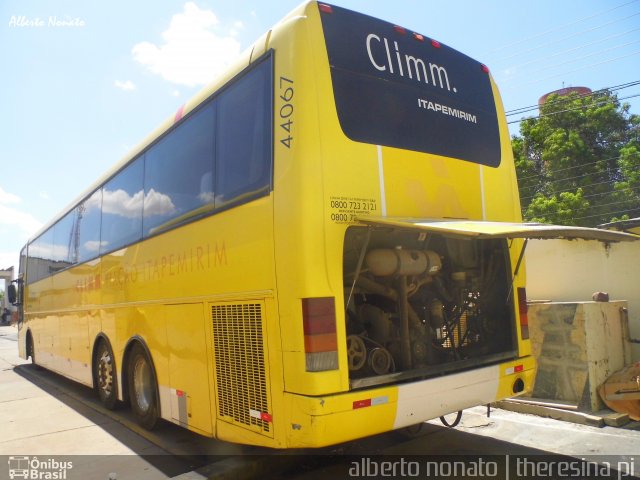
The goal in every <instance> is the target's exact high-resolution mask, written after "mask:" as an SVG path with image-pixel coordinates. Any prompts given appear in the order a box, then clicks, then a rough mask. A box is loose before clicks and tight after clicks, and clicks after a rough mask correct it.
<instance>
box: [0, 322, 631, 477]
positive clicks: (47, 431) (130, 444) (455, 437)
mask: <svg viewBox="0 0 640 480" xmlns="http://www.w3.org/2000/svg"><path fill="white" fill-rule="evenodd" d="M16 336H17V330H16V329H15V328H14V327H2V326H0V479H4V478H8V473H9V470H8V468H9V466H10V464H8V461H9V456H13V457H16V456H29V457H30V458H31V459H33V458H34V457H36V456H37V457H38V459H39V460H40V461H44V460H47V459H49V458H52V457H53V458H55V459H57V460H58V461H61V459H65V458H66V459H69V460H70V461H73V470H72V471H70V472H69V475H67V478H68V479H69V480H73V479H76V478H83V479H91V478H96V479H107V478H109V474H111V473H115V477H116V478H118V479H124V478H132V479H156V478H171V477H175V476H181V478H183V479H201V478H203V476H204V477H207V476H209V477H211V478H214V477H215V478H240V477H244V478H250V477H252V478H258V477H260V478H261V479H262V480H265V479H267V478H280V477H281V476H283V475H284V476H286V477H287V478H296V479H300V480H302V479H324V478H331V479H337V478H342V477H344V473H345V471H346V470H345V461H347V460H344V459H345V458H350V457H343V456H344V455H353V456H362V455H367V456H369V455H373V454H384V455H397V456H402V457H405V456H406V457H410V456H412V455H425V454H430V455H448V454H471V455H480V454H485V455H487V454H489V455H491V454H494V455H504V454H510V455H519V454H520V455H531V454H543V453H557V454H563V455H573V456H576V457H581V456H584V455H596V456H598V457H597V458H600V459H604V460H613V461H623V462H624V461H629V460H630V459H632V458H634V457H633V456H634V455H635V456H637V457H639V460H640V430H633V429H619V428H613V427H605V428H596V427H588V426H582V425H574V424H570V423H565V422H560V421H556V420H551V419H544V418H539V417H535V416H532V415H523V414H518V413H513V412H508V411H503V410H492V413H491V418H487V417H486V408H485V407H477V408H473V409H469V410H466V411H465V413H464V416H463V420H462V422H461V424H460V426H458V427H457V428H455V429H447V428H444V427H442V426H441V424H440V422H439V421H434V422H429V423H428V424H426V425H425V429H424V432H423V433H422V435H421V436H419V437H417V438H414V439H410V440H407V439H405V440H399V439H398V436H397V434H393V433H390V434H385V435H379V436H377V437H372V438H369V439H365V440H362V441H358V442H351V443H349V444H345V445H339V446H337V447H335V448H332V449H326V450H323V451H322V452H320V453H321V454H322V455H323V456H321V457H318V456H312V455H309V454H310V452H300V451H295V452H287V453H288V455H284V456H283V455H281V454H280V453H281V452H274V451H271V450H264V449H257V448H252V447H243V446H238V445H233V444H229V443H225V442H218V441H215V440H212V439H207V438H204V437H201V436H199V435H196V434H193V433H191V432H189V431H187V430H185V429H182V428H179V427H177V426H175V425H172V424H169V423H164V424H162V425H161V427H160V428H159V429H158V431H154V432H146V431H144V430H142V429H140V428H139V427H138V426H137V425H136V424H135V421H134V420H133V418H132V416H131V415H130V413H129V412H128V411H127V410H118V411H116V412H110V411H107V410H105V409H104V408H103V407H102V406H101V405H100V404H99V402H98V401H97V399H96V398H95V395H94V393H93V392H92V391H91V389H89V388H87V387H84V386H81V385H79V384H76V383H75V382H72V381H69V380H66V379H64V378H62V377H60V376H58V375H56V374H53V373H51V372H48V371H46V370H43V369H40V368H38V367H35V366H33V365H31V364H30V363H27V362H25V361H23V360H21V359H19V358H18V357H17V345H16ZM638 425H639V424H638V423H636V424H634V425H631V427H632V428H639V427H638ZM274 453H276V455H275V456H274V455H273V454H274ZM267 455H268V457H267ZM54 456H55V457H54ZM58 456H63V457H58ZM67 456H70V457H67ZM590 458H591V457H590ZM593 458H596V457H593ZM15 462H16V460H15V459H14V466H15ZM636 464H638V466H637V470H636V471H637V472H638V473H640V464H639V463H638V460H636ZM277 466H278V467H283V468H284V467H287V466H288V470H287V471H286V474H281V473H274V472H276V471H277V470H276V467H277ZM194 469H198V470H197V471H198V472H200V474H196V473H194V472H192V470H194ZM112 476H114V475H112Z"/></svg>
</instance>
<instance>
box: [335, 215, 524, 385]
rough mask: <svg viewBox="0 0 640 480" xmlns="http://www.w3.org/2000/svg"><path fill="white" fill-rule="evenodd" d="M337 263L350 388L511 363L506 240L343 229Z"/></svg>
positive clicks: (512, 340) (511, 320)
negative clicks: (341, 261)
mask: <svg viewBox="0 0 640 480" xmlns="http://www.w3.org/2000/svg"><path fill="white" fill-rule="evenodd" d="M343 259H344V270H343V271H344V288H345V309H346V319H347V353H348V361H349V378H350V383H351V386H352V388H359V387H364V386H370V385H378V384H384V383H390V382H397V381H402V380H408V379H415V378H417V377H423V378H427V377H431V376H435V375H441V374H444V373H448V372H453V371H460V370H464V369H468V368H473V367H477V366H479V365H482V364H490V363H494V362H498V361H501V360H504V359H507V358H513V357H515V356H516V348H517V346H516V345H517V344H516V339H515V327H514V325H515V317H514V307H513V292H512V291H511V273H510V262H509V251H508V245H507V240H504V239H482V240H479V239H466V238H449V237H444V236H441V235H438V234H432V233H427V232H422V231H418V230H412V229H401V228H393V227H389V228H387V227H381V228H372V227H350V228H349V229H348V230H347V232H346V236H345V243H344V257H343Z"/></svg>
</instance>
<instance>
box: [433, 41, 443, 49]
mask: <svg viewBox="0 0 640 480" xmlns="http://www.w3.org/2000/svg"><path fill="white" fill-rule="evenodd" d="M431 45H433V46H434V47H435V48H440V46H441V45H440V42H439V41H437V40H431Z"/></svg>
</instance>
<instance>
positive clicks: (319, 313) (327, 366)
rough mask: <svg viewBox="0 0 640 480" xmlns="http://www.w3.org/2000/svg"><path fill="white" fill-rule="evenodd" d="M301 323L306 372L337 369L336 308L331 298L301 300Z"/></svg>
mask: <svg viewBox="0 0 640 480" xmlns="http://www.w3.org/2000/svg"><path fill="white" fill-rule="evenodd" d="M302 322H303V327H304V350H305V354H306V363H307V371H308V372H320V371H325V370H336V369H337V368H338V340H337V337H336V306H335V299H334V298H333V297H322V298H303V299H302Z"/></svg>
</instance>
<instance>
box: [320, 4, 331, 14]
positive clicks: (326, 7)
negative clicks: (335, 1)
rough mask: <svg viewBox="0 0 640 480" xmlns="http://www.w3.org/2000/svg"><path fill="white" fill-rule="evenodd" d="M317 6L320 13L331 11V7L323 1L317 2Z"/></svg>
mask: <svg viewBox="0 0 640 480" xmlns="http://www.w3.org/2000/svg"><path fill="white" fill-rule="evenodd" d="M318 8H319V9H320V11H321V12H322V13H333V8H331V5H327V4H325V3H319V4H318Z"/></svg>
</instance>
